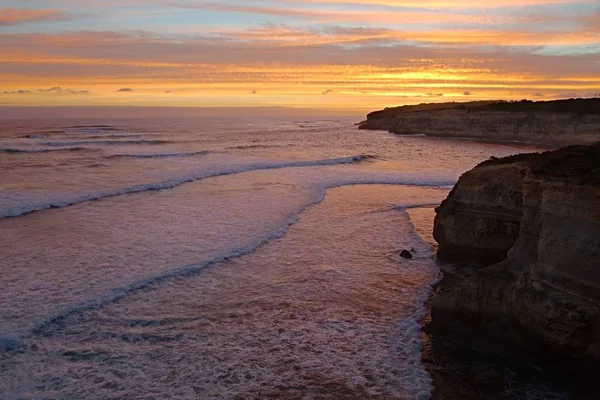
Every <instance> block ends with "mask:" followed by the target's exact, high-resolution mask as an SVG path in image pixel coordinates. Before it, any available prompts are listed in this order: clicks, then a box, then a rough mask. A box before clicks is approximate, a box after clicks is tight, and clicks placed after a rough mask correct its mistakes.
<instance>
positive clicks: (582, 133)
mask: <svg viewBox="0 0 600 400" xmlns="http://www.w3.org/2000/svg"><path fill="white" fill-rule="evenodd" d="M358 129H364V130H383V131H387V132H390V133H394V134H397V135H400V136H403V135H406V136H414V135H423V134H424V135H425V136H427V137H444V138H457V139H464V138H468V139H470V140H486V141H490V142H502V143H503V142H515V143H525V144H531V145H542V146H549V147H562V146H566V145H572V144H592V143H594V142H597V141H599V140H600V99H597V98H591V99H570V100H558V101H554V102H531V101H526V100H524V101H519V102H505V101H495V102H483V103H480V102H470V103H431V104H419V105H412V106H400V107H393V108H386V109H384V110H381V111H375V112H372V113H370V114H368V115H367V119H366V120H364V121H362V122H360V123H358Z"/></svg>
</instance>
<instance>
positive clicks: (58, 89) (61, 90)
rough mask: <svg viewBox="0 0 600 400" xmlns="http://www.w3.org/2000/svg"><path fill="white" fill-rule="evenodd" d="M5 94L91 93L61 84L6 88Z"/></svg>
mask: <svg viewBox="0 0 600 400" xmlns="http://www.w3.org/2000/svg"><path fill="white" fill-rule="evenodd" d="M3 93H4V94H30V93H54V94H87V93H90V91H89V90H74V89H68V88H61V87H59V86H54V87H51V88H48V89H35V90H34V91H33V90H25V89H19V90H5V91H4V92H3Z"/></svg>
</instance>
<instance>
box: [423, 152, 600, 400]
mask: <svg viewBox="0 0 600 400" xmlns="http://www.w3.org/2000/svg"><path fill="white" fill-rule="evenodd" d="M436 211H437V215H436V219H435V226H434V237H435V239H436V240H437V241H438V243H439V249H438V258H439V259H440V260H442V261H447V262H451V263H448V264H445V265H443V266H442V270H443V271H444V278H443V280H442V281H441V282H440V284H439V285H438V287H437V288H436V291H435V295H434V297H433V299H432V305H431V320H430V321H426V322H427V326H426V332H428V333H429V334H430V336H426V337H425V339H426V340H425V346H424V360H425V361H426V362H428V363H429V370H430V372H431V373H432V376H433V377H434V380H435V381H436V384H437V387H438V390H437V394H436V398H437V399H459V398H460V399H469V398H473V399H475V398H478V399H479V398H490V399H493V398H561V399H562V398H564V399H573V398H575V399H592V398H596V397H593V396H592V393H594V391H596V392H595V393H597V390H598V388H599V382H600V381H599V380H598V378H599V377H600V143H596V144H594V145H590V146H570V147H566V148H563V149H560V150H557V151H554V152H547V153H542V154H523V155H517V156H512V157H507V158H503V159H492V160H489V161H486V162H483V163H481V164H480V165H478V166H477V167H475V168H474V169H473V170H471V171H469V172H467V173H465V174H464V175H463V176H462V177H461V178H460V180H459V181H458V183H457V184H456V186H455V187H454V189H453V190H452V192H451V193H450V195H449V196H448V198H447V199H446V200H445V201H444V202H443V203H442V204H441V206H440V207H439V208H438V209H437V210H436ZM490 349H491V350H490ZM548 371H550V372H548ZM532 385H533V386H532ZM553 385H554V386H556V388H552V386H553ZM532 387H533V388H534V389H535V390H537V391H540V390H542V392H543V391H544V390H549V393H551V395H552V396H550V395H549V394H545V395H541V397H540V396H537V397H535V396H533V395H528V394H527V393H528V391H529V390H530V389H531V388H532ZM517 388H520V389H519V390H517ZM515 390H517V391H515ZM519 393H520V394H519ZM511 396H513V397H511ZM514 396H517V397H514ZM549 396H550V397H549Z"/></svg>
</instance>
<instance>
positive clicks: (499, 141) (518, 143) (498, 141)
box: [368, 129, 562, 150]
mask: <svg viewBox="0 0 600 400" xmlns="http://www.w3.org/2000/svg"><path fill="white" fill-rule="evenodd" d="M368 130H371V131H380V132H385V133H389V134H392V135H394V136H395V137H399V138H414V139H419V138H421V139H435V140H453V141H454V140H455V141H463V142H475V143H487V144H499V145H506V146H511V145H513V146H514V145H516V146H523V147H534V148H544V149H547V150H553V149H558V148H560V147H561V146H562V145H561V144H558V143H543V142H534V141H524V140H508V139H506V140H505V139H491V138H484V137H479V136H451V135H450V136H436V135H427V134H424V133H422V134H402V133H394V132H391V131H388V130H385V129H368Z"/></svg>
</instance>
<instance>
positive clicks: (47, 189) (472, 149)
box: [0, 116, 537, 399]
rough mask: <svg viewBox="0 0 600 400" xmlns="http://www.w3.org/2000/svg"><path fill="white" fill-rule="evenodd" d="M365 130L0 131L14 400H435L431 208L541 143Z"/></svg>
mask: <svg viewBox="0 0 600 400" xmlns="http://www.w3.org/2000/svg"><path fill="white" fill-rule="evenodd" d="M358 120H359V119H357V118H349V117H341V118H329V117H328V118H323V117H319V118H316V117H304V118H299V117H268V118H267V117H256V118H251V117H230V118H224V117H219V118H210V117H206V116H203V117H191V116H188V117H180V118H165V117H155V118H152V117H149V118H131V119H126V118H121V119H115V118H113V119H89V118H88V119H65V118H62V119H54V120H43V119H38V120H29V121H25V120H17V119H4V120H1V121H0V243H1V244H2V245H1V248H0V273H1V274H0V289H1V290H0V372H1V374H0V398H2V399H121V398H126V399H196V398H204V399H254V398H256V399H265V398H285V399H296V398H308V399H313V398H314V399H340V398H347V399H428V398H430V396H431V393H432V390H433V386H432V380H431V378H430V376H429V374H428V373H427V371H426V370H425V367H424V365H423V364H422V362H421V344H420V341H419V331H420V324H419V322H420V321H421V319H422V318H423V317H424V316H425V315H426V314H427V308H426V304H427V300H428V298H429V296H430V294H431V290H432V289H431V288H432V285H433V284H435V282H436V281H437V280H438V279H439V276H440V272H439V267H438V265H436V262H435V258H434V251H435V242H434V241H433V238H432V236H431V232H432V226H433V218H434V215H435V211H434V208H435V206H436V205H438V204H439V203H440V202H441V201H442V200H443V199H444V198H445V197H446V196H447V194H448V192H449V191H450V190H451V188H452V186H453V185H454V183H455V182H456V181H457V179H458V177H459V176H460V175H461V174H462V173H463V172H464V171H466V170H468V169H470V168H472V167H473V166H475V165H476V164H478V163H479V162H481V161H484V160H486V159H488V158H489V157H491V156H495V157H501V156H507V155H510V154H515V153H519V152H530V151H535V150H537V149H535V148H532V147H528V146H521V145H517V144H514V145H512V144H511V145H507V144H494V143H486V142H481V141H480V142H474V141H468V140H447V139H439V138H427V137H423V136H419V135H417V136H411V137H407V136H396V135H392V134H389V133H387V132H380V131H359V130H358V129H357V127H356V126H355V123H356V122H358ZM402 250H409V251H411V253H412V254H413V258H412V259H410V260H408V259H404V258H402V257H400V252H401V251H402Z"/></svg>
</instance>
